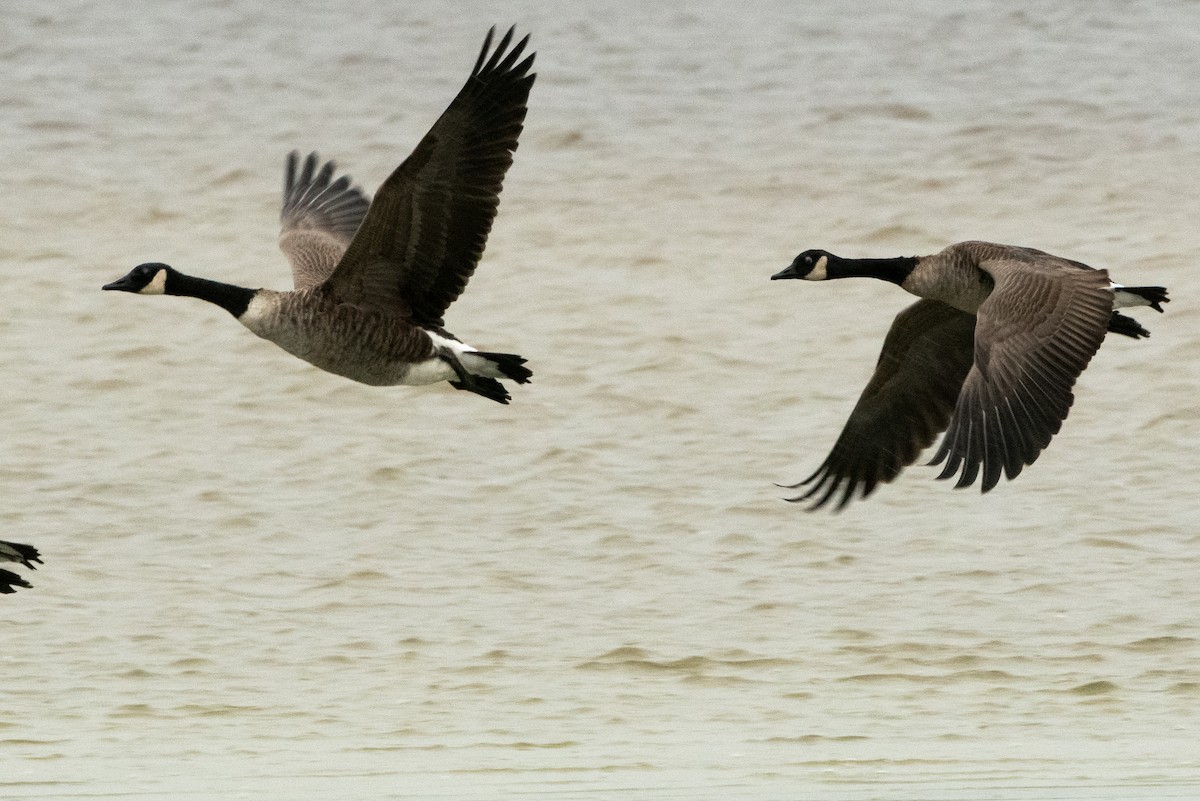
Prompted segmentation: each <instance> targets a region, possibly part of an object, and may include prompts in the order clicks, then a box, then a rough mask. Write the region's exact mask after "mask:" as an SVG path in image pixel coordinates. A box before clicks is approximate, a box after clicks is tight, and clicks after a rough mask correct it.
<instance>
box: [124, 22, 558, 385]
mask: <svg viewBox="0 0 1200 801" xmlns="http://www.w3.org/2000/svg"><path fill="white" fill-rule="evenodd" d="M493 33H494V31H489V32H488V35H487V38H486V39H485V40H484V44H483V48H482V50H481V51H480V54H479V58H478V60H477V61H476V64H475V68H474V69H473V70H472V72H471V76H470V77H469V78H468V80H467V82H466V85H465V86H464V87H463V89H462V90H461V91H460V92H459V94H458V96H457V97H455V99H454V100H453V102H451V104H450V105H449V107H448V108H447V109H446V111H445V112H444V113H443V114H442V116H441V117H440V118H439V119H438V121H437V122H436V123H434V125H433V127H432V128H431V129H430V131H429V132H428V133H427V134H426V135H425V137H424V138H423V139H422V140H421V142H420V143H419V144H418V145H417V147H416V149H415V150H414V151H413V153H412V154H411V155H410V156H409V157H408V158H407V159H406V160H405V161H404V162H403V163H402V164H401V165H400V166H399V167H398V168H397V169H396V170H395V172H393V173H392V175H391V176H390V177H389V178H388V179H387V180H386V181H385V182H384V183H383V185H382V186H381V187H380V189H379V191H378V192H377V193H376V195H375V197H374V199H373V200H368V199H367V197H366V195H365V194H364V193H363V192H362V190H360V189H359V188H358V187H356V186H354V185H353V184H352V182H351V180H350V177H349V176H347V175H342V176H340V177H338V178H337V179H336V180H335V179H334V173H335V170H336V167H335V165H334V163H333V162H326V163H325V164H323V165H321V164H320V161H319V159H318V157H317V154H316V153H312V154H310V155H309V156H308V157H307V158H306V159H305V160H304V162H303V165H301V163H300V159H299V155H298V154H297V153H295V152H293V153H291V154H290V155H289V156H288V160H287V168H286V171H285V175H284V195H283V211H282V214H281V221H282V228H281V232H280V238H279V245H280V248H281V249H282V250H283V251H284V253H285V254H286V255H287V257H288V260H289V261H290V263H291V266H292V278H293V285H294V289H292V290H291V291H288V292H279V291H274V290H270V289H249V288H246V287H239V286H235V285H232V284H226V283H223V282H220V281H211V280H208V279H204V278H197V277H195V276H190V275H186V274H184V273H182V272H180V271H178V270H176V269H174V268H172V267H170V266H168V265H166V264H162V263H158V262H151V263H146V264H140V265H138V266H137V267H135V268H134V269H133V270H132V271H130V272H129V273H128V274H127V275H126V276H124V277H123V278H121V279H119V280H117V281H114V282H112V283H110V284H106V285H105V286H104V289H108V290H120V291H125V292H134V293H138V294H143V295H163V294H165V295H184V296H190V297H196V298H200V299H202V300H206V301H208V302H210V303H214V304H216V305H218V306H221V307H222V308H224V309H225V310H226V311H228V312H229V313H230V314H232V315H233V316H234V317H235V318H237V320H238V321H239V322H241V323H242V324H243V325H245V326H246V327H247V328H248V329H250V330H251V331H252V332H254V333H255V334H257V335H258V336H260V337H262V338H263V339H267V340H270V341H271V342H274V343H275V344H276V345H278V346H279V347H281V348H283V349H284V350H286V351H287V352H288V353H291V354H292V355H294V356H297V357H299V358H301V359H304V360H305V361H307V362H309V363H310V364H313V365H314V366H316V367H319V368H321V369H322V370H326V371H328V372H331V373H335V374H337V375H340V376H344V377H346V378H350V379H353V380H355V381H359V382H362V383H364V384H371V385H374V386H390V385H395V384H410V385H421V384H432V383H437V382H440V381H449V382H450V383H451V384H452V385H453V386H454V387H456V388H457V389H466V390H470V391H472V392H475V393H477V394H479V395H482V396H484V397H486V398H489V399H491V400H494V401H497V402H499V403H507V402H508V401H509V400H510V396H509V394H508V391H507V390H506V389H505V388H504V387H503V385H501V384H500V382H499V381H498V380H497V379H502V378H503V379H510V380H513V381H516V382H517V383H522V384H523V383H526V382H528V381H529V378H530V377H531V375H532V373H531V372H530V371H529V369H528V368H526V367H525V366H524V363H525V359H523V358H521V357H520V356H517V355H515V354H510V353H490V352H481V351H478V350H476V349H475V348H473V347H471V346H469V345H466V344H464V343H463V342H461V341H460V340H458V338H456V337H455V336H454V335H452V334H450V333H449V332H448V331H446V329H445V328H444V321H443V314H444V313H445V311H446V308H447V307H448V306H449V305H450V304H451V303H452V302H453V301H454V300H455V299H456V298H457V297H458V296H459V295H460V294H461V293H462V291H463V290H464V289H465V288H466V285H467V281H468V280H469V279H470V277H471V275H472V274H473V273H474V271H475V267H476V265H477V264H478V262H479V259H480V257H481V256H482V254H483V249H484V245H485V244H486V242H487V236H488V233H489V232H490V230H491V226H492V222H493V220H494V219H495V216H496V210H497V207H498V205H499V194H500V191H501V187H502V184H503V179H504V175H505V173H506V172H507V170H508V167H509V166H510V165H511V164H512V157H513V151H515V150H516V147H517V140H518V137H519V135H520V133H521V130H522V127H523V123H524V119H525V114H526V104H527V101H528V97H529V91H530V88H531V87H532V85H533V81H534V78H535V77H536V76H535V75H534V74H532V73H530V72H529V70H530V68H531V67H532V65H533V60H534V56H533V55H529V56H528V57H526V58H524V59H523V60H522V59H521V56H522V53H523V51H524V49H525V45H526V43H527V42H528V37H525V38H524V39H522V40H520V41H519V42H516V43H515V44H513V42H512V38H513V31H512V30H511V29H510V30H509V31H508V32H507V33H506V34H505V35H504V37H503V38H502V39H501V40H500V42H499V43H498V44H497V46H496V48H495V49H494V50H492V49H491V45H492V36H493ZM510 45H511V47H510Z"/></svg>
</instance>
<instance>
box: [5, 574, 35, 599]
mask: <svg viewBox="0 0 1200 801" xmlns="http://www.w3.org/2000/svg"><path fill="white" fill-rule="evenodd" d="M15 587H25V588H26V589H29V588H31V587H33V585H32V584H30V583H29V582H28V581H26V580H25V579H23V578H21V577H20V576H18V575H17V574H16V573H14V572H12V571H11V570H0V595H11V594H12V593H14V592H16V589H14V588H15Z"/></svg>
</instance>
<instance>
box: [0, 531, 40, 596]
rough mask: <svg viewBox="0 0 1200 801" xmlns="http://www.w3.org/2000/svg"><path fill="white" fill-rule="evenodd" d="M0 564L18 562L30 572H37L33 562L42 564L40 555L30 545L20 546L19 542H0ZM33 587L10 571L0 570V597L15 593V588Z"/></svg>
mask: <svg viewBox="0 0 1200 801" xmlns="http://www.w3.org/2000/svg"><path fill="white" fill-rule="evenodd" d="M0 562H18V563H20V564H22V565H25V567H27V568H29V569H30V570H37V568H36V567H35V566H34V564H33V563H34V562H37V563H38V564H39V565H40V564H42V559H41V554H40V553H38V549H37V548H34V547H33V546H32V545H22V544H21V543H19V542H6V541H4V540H0ZM32 586H33V585H32V584H30V583H29V582H28V581H26V580H25V579H23V578H21V577H20V576H19V575H17V574H16V573H14V572H12V571H11V570H0V595H9V594H10V593H14V592H16V588H17V587H25V588H27V589H28V588H30V587H32Z"/></svg>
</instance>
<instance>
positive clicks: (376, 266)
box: [326, 28, 535, 329]
mask: <svg viewBox="0 0 1200 801" xmlns="http://www.w3.org/2000/svg"><path fill="white" fill-rule="evenodd" d="M493 30H494V29H493ZM492 35H493V31H489V32H488V36H487V39H485V41H484V44H483V48H482V50H481V51H480V54H479V59H478V60H477V62H476V65H475V69H474V70H473V71H472V73H471V77H470V78H469V79H468V80H467V82H466V84H465V85H464V86H463V88H462V90H461V91H460V92H459V93H458V96H457V97H455V98H454V100H453V101H452V102H451V103H450V105H449V107H448V108H447V109H446V111H445V112H443V114H442V115H441V117H440V118H439V119H438V120H437V122H436V123H434V125H433V127H432V128H431V129H430V130H429V133H427V134H426V135H425V137H424V138H423V139H422V140H421V142H420V143H419V144H418V145H417V147H416V149H414V150H413V152H412V154H411V155H410V156H409V157H408V158H407V159H405V160H404V162H403V163H402V164H401V165H400V166H399V167H398V168H397V169H396V170H395V172H393V173H392V174H391V176H390V177H389V178H388V179H387V180H386V181H385V182H384V183H383V185H382V186H381V187H380V188H379V191H378V192H377V193H376V195H375V199H374V200H373V201H372V202H371V206H370V208H369V209H368V211H367V215H366V219H365V220H364V221H363V224H362V225H361V226H360V228H359V230H358V232H357V233H356V234H355V236H354V240H353V241H352V242H351V243H350V247H349V249H348V250H347V251H346V253H345V255H344V256H343V257H342V260H341V262H340V263H339V264H338V266H337V269H336V270H335V271H334V273H333V275H332V276H330V278H329V280H328V281H327V282H326V286H327V287H328V289H329V291H331V292H332V293H333V294H334V295H335V297H337V298H338V300H339V301H341V302H344V303H351V304H354V305H358V306H362V307H366V308H376V309H382V310H387V311H389V312H392V313H397V312H399V313H402V314H407V315H409V316H410V318H411V320H412V321H413V322H415V323H417V324H418V325H422V326H425V327H429V328H435V329H440V328H441V327H442V326H443V325H444V322H443V319H442V315H443V314H444V313H445V310H446V308H447V307H448V306H449V305H450V304H451V303H452V302H453V301H454V300H455V299H456V298H457V297H458V296H459V295H460V294H461V293H462V291H463V289H464V288H465V287H466V285H467V281H468V280H469V279H470V277H471V275H472V273H474V271H475V266H476V265H477V264H478V262H479V259H480V257H481V256H482V254H483V249H484V245H485V244H486V243H487V237H488V233H489V232H490V231H491V227H492V221H493V220H494V219H495V216H496V209H497V206H498V205H499V202H500V198H499V195H500V190H501V187H502V184H503V180H504V175H505V173H506V171H507V170H508V168H509V166H510V165H511V164H512V158H513V151H514V150H516V148H517V138H518V136H519V135H520V133H521V130H522V126H523V123H524V120H525V114H526V102H527V100H528V97H529V90H530V87H531V86H532V85H533V81H534V78H535V75H533V74H529V69H530V67H531V66H532V64H533V60H534V56H533V55H530V56H528V57H527V58H525V59H524V60H520V58H521V54H522V53H523V51H524V49H525V45H526V42H527V41H528V38H529V37H528V36H527V37H525V38H524V39H522V40H520V41H519V42H517V43H516V44H515V45H513V46H512V48H511V49H510V48H509V45H510V44H511V43H512V38H513V30H512V29H511V28H510V29H509V31H508V32H507V33H506V34H505V35H504V37H503V38H502V39H501V40H500V42H499V44H498V45H497V46H496V49H495V50H494V51H491V50H490V48H491V43H492ZM489 53H490V54H489Z"/></svg>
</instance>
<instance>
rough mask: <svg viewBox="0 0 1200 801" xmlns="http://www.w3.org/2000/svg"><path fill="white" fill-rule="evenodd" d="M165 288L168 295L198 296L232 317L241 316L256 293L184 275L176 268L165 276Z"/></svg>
mask: <svg viewBox="0 0 1200 801" xmlns="http://www.w3.org/2000/svg"><path fill="white" fill-rule="evenodd" d="M165 289H166V294H168V295H186V296H188V297H190V298H200V299H201V300H207V301H208V302H209V303H215V304H217V305H218V306H220V307H221V308H222V309H224V310H225V311H227V312H229V313H230V314H232V315H233V316H234V317H241V316H242V315H243V314H245V313H246V308H247V307H248V306H249V305H250V301H251V300H252V299H253V298H254V296H255V295H257V294H258V290H257V289H247V288H246V287H242V286H234V285H233V284H223V283H221V282H220V281H210V280H208V279H207V278H196V277H194V276H191V275H184V274H183V273H181V272H179V271H178V270H175V271H173V272H171V273H170V275H168V276H167V285H166V287H165Z"/></svg>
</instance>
